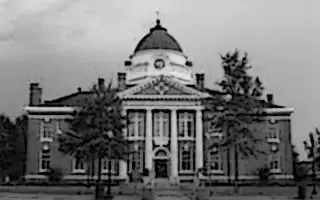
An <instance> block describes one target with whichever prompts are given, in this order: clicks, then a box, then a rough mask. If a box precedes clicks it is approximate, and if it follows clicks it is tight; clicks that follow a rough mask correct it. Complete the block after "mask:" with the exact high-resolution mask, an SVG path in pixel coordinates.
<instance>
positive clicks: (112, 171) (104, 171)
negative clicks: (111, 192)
mask: <svg viewBox="0 0 320 200" xmlns="http://www.w3.org/2000/svg"><path fill="white" fill-rule="evenodd" d="M101 173H102V174H108V173H109V170H102V171H101ZM115 173H116V172H115V171H114V170H111V174H115Z"/></svg>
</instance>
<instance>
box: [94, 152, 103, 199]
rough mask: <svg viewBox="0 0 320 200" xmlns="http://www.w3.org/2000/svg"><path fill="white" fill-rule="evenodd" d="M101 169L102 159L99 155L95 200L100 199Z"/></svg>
mask: <svg viewBox="0 0 320 200" xmlns="http://www.w3.org/2000/svg"><path fill="white" fill-rule="evenodd" d="M101 167H102V157H101V155H100V154H99V157H98V178H97V181H96V191H95V193H96V194H95V198H96V199H99V198H100V197H101Z"/></svg>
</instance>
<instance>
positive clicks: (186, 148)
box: [179, 143, 194, 173]
mask: <svg viewBox="0 0 320 200" xmlns="http://www.w3.org/2000/svg"><path fill="white" fill-rule="evenodd" d="M193 150H194V149H193V148H192V146H191V144H187V143H186V144H183V145H182V144H181V145H180V150H179V152H180V155H179V163H180V164H179V171H180V172H182V173H184V172H187V173H189V172H193V171H194V151H193Z"/></svg>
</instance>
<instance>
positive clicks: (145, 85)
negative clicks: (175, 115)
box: [118, 76, 210, 99]
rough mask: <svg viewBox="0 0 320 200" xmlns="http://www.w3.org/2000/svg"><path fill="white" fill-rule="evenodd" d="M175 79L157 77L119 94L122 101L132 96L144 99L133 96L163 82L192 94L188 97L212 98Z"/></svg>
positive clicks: (143, 96) (142, 96) (136, 96)
mask: <svg viewBox="0 0 320 200" xmlns="http://www.w3.org/2000/svg"><path fill="white" fill-rule="evenodd" d="M174 79H175V78H173V77H168V76H157V77H154V78H151V79H150V80H148V81H146V82H144V83H142V84H139V85H136V86H133V87H132V88H129V89H127V90H125V91H123V92H120V93H118V95H119V97H120V98H121V99H126V98H130V96H133V97H135V98H138V96H141V97H140V98H143V99H144V98H146V96H145V95H133V94H135V93H138V92H140V91H142V90H144V89H146V88H148V87H149V86H151V85H155V84H157V83H159V82H160V81H163V82H164V83H166V84H168V85H170V86H173V87H176V88H178V89H180V90H181V91H183V92H185V93H188V94H190V95H186V96H195V97H197V98H198V99H199V98H201V97H203V98H206V97H210V94H208V93H205V92H200V91H198V90H196V89H193V88H189V87H187V86H185V85H183V84H181V83H179V82H178V81H175V80H174ZM152 96H154V97H155V96H159V97H162V98H164V97H165V96H167V95H165V96H162V95H152ZM173 96H178V95H173ZM131 98H132V97H131Z"/></svg>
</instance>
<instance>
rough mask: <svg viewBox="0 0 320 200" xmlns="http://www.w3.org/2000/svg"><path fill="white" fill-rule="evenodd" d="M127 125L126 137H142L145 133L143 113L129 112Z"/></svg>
mask: <svg viewBox="0 0 320 200" xmlns="http://www.w3.org/2000/svg"><path fill="white" fill-rule="evenodd" d="M129 120H130V123H129V125H128V137H131V138H138V139H139V138H142V137H144V135H145V113H143V112H130V113H129Z"/></svg>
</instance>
